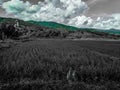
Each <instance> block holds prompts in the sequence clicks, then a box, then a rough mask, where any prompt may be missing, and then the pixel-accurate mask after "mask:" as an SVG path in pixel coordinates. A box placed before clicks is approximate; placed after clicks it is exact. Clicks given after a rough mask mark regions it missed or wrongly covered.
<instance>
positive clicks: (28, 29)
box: [0, 18, 120, 39]
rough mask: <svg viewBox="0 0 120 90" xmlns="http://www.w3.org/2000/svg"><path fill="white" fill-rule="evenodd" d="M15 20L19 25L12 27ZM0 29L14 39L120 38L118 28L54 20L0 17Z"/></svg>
mask: <svg viewBox="0 0 120 90" xmlns="http://www.w3.org/2000/svg"><path fill="white" fill-rule="evenodd" d="M16 20H17V21H18V22H19V27H17V28H14V24H15V21H16ZM11 27H12V28H11ZM0 30H1V33H2V32H4V33H5V35H6V36H7V37H10V38H11V37H12V38H14V39H15V38H16V39H24V38H32V37H37V38H65V39H90V38H94V39H96V38H97V39H101V38H102V39H119V38H120V30H114V29H111V30H99V29H91V28H76V27H72V26H67V25H63V24H59V23H55V22H37V21H23V20H18V19H13V18H0ZM2 30H3V31H2ZM8 34H9V35H8ZM1 35H2V34H1ZM1 35H0V37H1Z"/></svg>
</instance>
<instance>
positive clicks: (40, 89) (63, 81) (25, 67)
mask: <svg viewBox="0 0 120 90" xmlns="http://www.w3.org/2000/svg"><path fill="white" fill-rule="evenodd" d="M12 43H13V41H12ZM14 43H15V44H10V47H7V48H5V47H3V48H5V49H0V72H2V73H0V87H1V89H0V90H8V89H9V90H46V89H47V90H65V89H66V90H119V89H120V41H92V40H61V39H56V40H55V39H35V40H30V41H27V40H26V41H22V42H18V41H16V42H15V41H14ZM2 45H3V46H4V44H3V43H2ZM70 67H73V68H74V70H75V71H76V79H77V80H76V81H74V82H73V84H71V85H70V84H69V83H68V80H67V78H66V76H67V73H68V71H69V69H70Z"/></svg>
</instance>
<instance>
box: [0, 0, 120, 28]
mask: <svg viewBox="0 0 120 90" xmlns="http://www.w3.org/2000/svg"><path fill="white" fill-rule="evenodd" d="M119 4H120V0H0V16H1V17H14V18H19V19H22V20H25V21H28V20H34V21H54V22H58V23H63V24H66V25H72V26H75V27H90V28H99V29H112V28H115V29H120V5H119Z"/></svg>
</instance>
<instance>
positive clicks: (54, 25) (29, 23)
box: [0, 17, 120, 35]
mask: <svg viewBox="0 0 120 90" xmlns="http://www.w3.org/2000/svg"><path fill="white" fill-rule="evenodd" d="M15 20H16V19H13V18H3V17H0V23H2V22H9V23H11V24H13V23H15ZM17 20H18V19H17ZM18 21H19V22H20V24H21V26H34V27H36V26H38V27H39V26H41V27H49V28H53V29H64V30H70V31H78V30H80V31H88V32H96V33H97V32H102V33H107V34H117V35H120V30H116V29H109V30H102V29H93V28H77V27H73V26H68V25H64V24H60V23H56V22H47V21H23V20H18Z"/></svg>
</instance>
